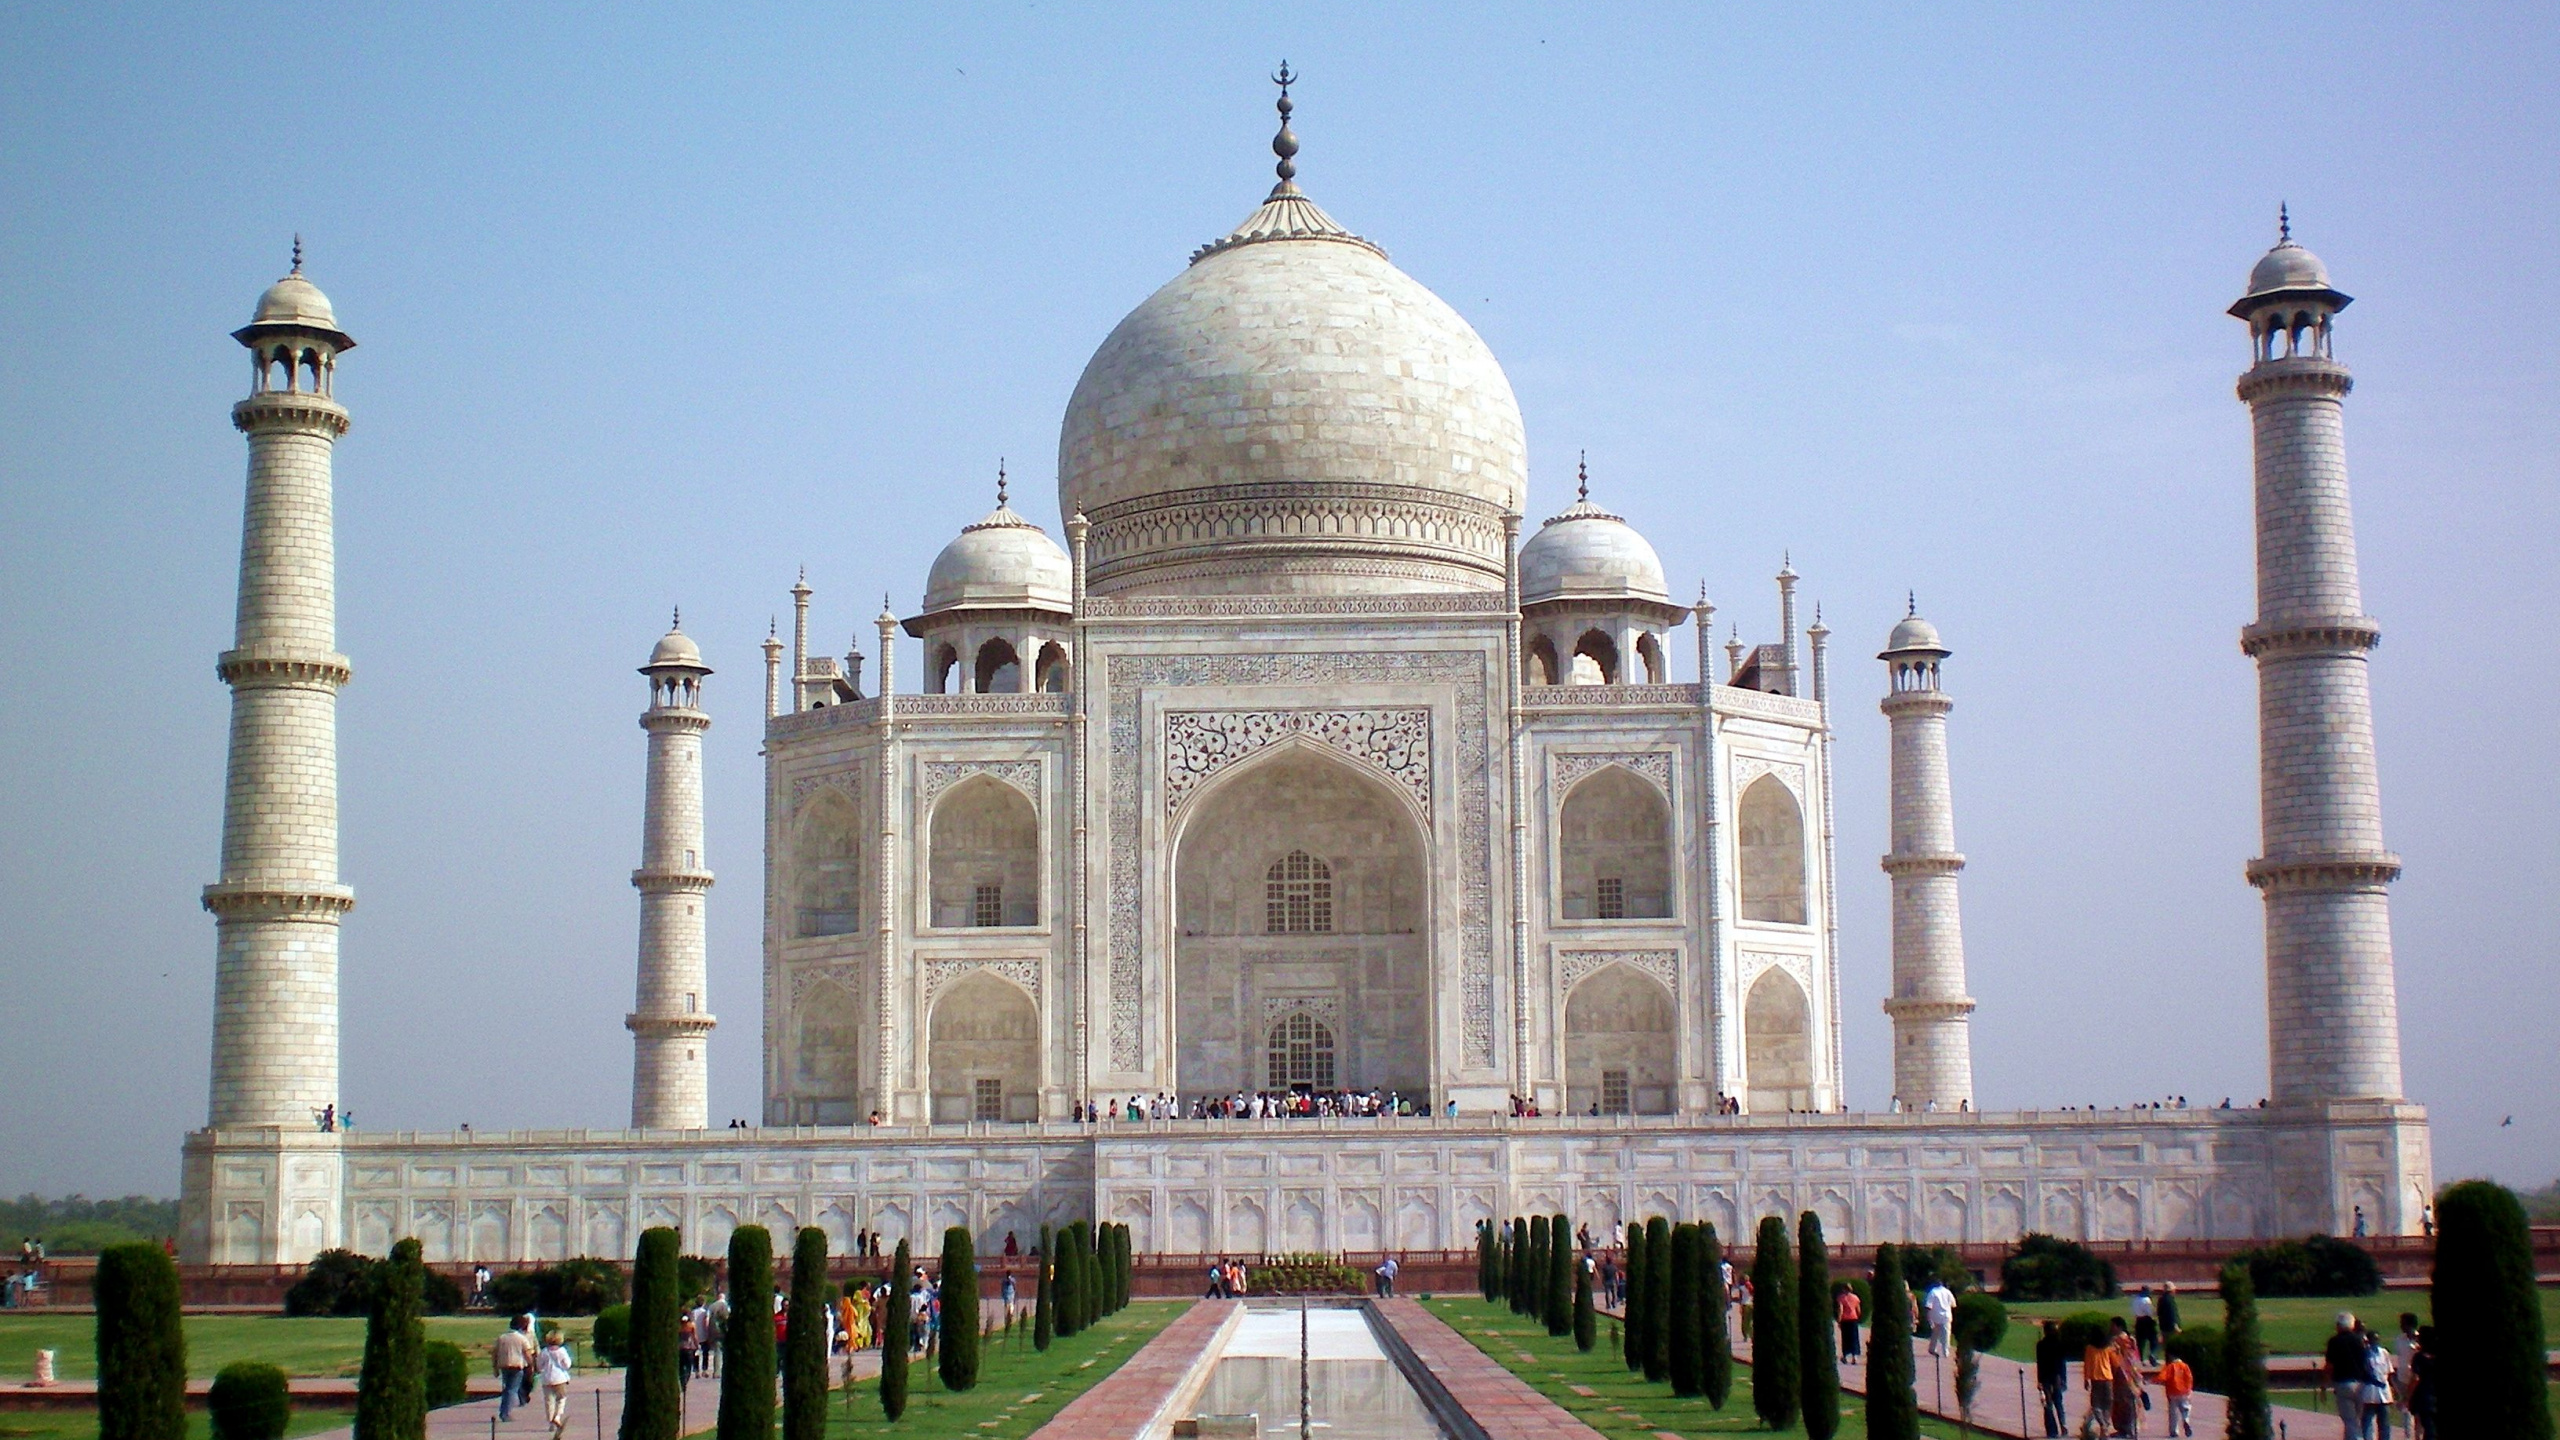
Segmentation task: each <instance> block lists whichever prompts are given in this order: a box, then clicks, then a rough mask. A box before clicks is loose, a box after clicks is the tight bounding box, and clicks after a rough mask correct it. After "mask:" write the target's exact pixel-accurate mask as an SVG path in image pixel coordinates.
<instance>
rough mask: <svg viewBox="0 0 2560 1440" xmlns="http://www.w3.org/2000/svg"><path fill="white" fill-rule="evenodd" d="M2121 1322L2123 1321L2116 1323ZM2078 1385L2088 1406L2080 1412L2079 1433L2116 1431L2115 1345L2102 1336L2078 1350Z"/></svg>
mask: <svg viewBox="0 0 2560 1440" xmlns="http://www.w3.org/2000/svg"><path fill="white" fill-rule="evenodd" d="M2116 1323H2117V1324H2118V1325H2122V1324H2123V1323H2124V1322H2123V1321H2121V1320H2119V1321H2117V1322H2116ZM2080 1388H2081V1389H2082V1390H2083V1391H2084V1392H2086V1393H2087V1395H2088V1402H2089V1408H2088V1409H2087V1410H2086V1411H2085V1412H2083V1413H2082V1416H2081V1420H2080V1433H2081V1434H2083V1435H2098V1436H2104V1435H2112V1434H2114V1433H2116V1429H2115V1412H2116V1347H2115V1346H2114V1345H2113V1344H2112V1343H2110V1342H2109V1341H2108V1339H2107V1337H2106V1336H2104V1335H2101V1336H2099V1337H2097V1339H2096V1341H2095V1342H2094V1343H2092V1344H2090V1345H2087V1346H2085V1347H2083V1348H2082V1349H2081V1351H2080Z"/></svg>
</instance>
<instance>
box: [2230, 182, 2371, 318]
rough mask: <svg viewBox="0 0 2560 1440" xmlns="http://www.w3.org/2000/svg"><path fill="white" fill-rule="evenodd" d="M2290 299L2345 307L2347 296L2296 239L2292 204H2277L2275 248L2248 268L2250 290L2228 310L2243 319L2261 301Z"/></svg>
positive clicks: (2315, 258) (2327, 270)
mask: <svg viewBox="0 0 2560 1440" xmlns="http://www.w3.org/2000/svg"><path fill="white" fill-rule="evenodd" d="M2290 299H2318V300H2324V301H2326V302H2327V303H2328V306H2329V308H2330V309H2332V310H2344V309H2346V308H2347V305H2348V303H2349V301H2348V297H2347V296H2345V295H2342V294H2340V293H2338V291H2337V290H2336V289H2334V288H2332V287H2331V286H2330V284H2329V267H2328V266H2326V265H2324V264H2322V263H2320V257H2319V256H2317V255H2314V254H2312V253H2311V252H2310V251H2308V250H2306V249H2304V248H2302V246H2300V245H2299V244H2296V243H2295V241H2294V238H2293V212H2292V208H2291V207H2290V206H2283V205H2279V206H2277V207H2276V244H2275V248H2274V249H2272V250H2269V251H2268V252H2267V253H2266V254H2264V255H2261V256H2259V257H2258V263H2257V264H2255V265H2253V266H2251V267H2250V268H2249V293H2248V294H2246V295H2243V296H2241V297H2240V298H2239V299H2238V300H2237V301H2235V302H2233V304H2232V306H2231V313H2232V314H2233V315H2236V316H2239V317H2240V318H2242V319H2244V320H2245V319H2247V318H2248V316H2249V313H2250V312H2251V311H2253V310H2256V309H2257V308H2258V307H2259V306H2261V305H2267V304H2272V303H2275V302H2277V301H2279V300H2290Z"/></svg>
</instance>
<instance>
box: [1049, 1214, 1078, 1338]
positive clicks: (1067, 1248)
mask: <svg viewBox="0 0 2560 1440" xmlns="http://www.w3.org/2000/svg"><path fill="white" fill-rule="evenodd" d="M1051 1270H1052V1273H1053V1274H1054V1276H1055V1283H1056V1284H1057V1287H1058V1304H1057V1312H1058V1313H1057V1328H1058V1334H1060V1335H1061V1336H1065V1335H1073V1334H1074V1333H1076V1227H1075V1224H1074V1222H1072V1221H1070V1222H1069V1223H1067V1224H1065V1225H1061V1226H1059V1227H1058V1260H1057V1264H1056V1265H1054V1266H1052V1267H1051Z"/></svg>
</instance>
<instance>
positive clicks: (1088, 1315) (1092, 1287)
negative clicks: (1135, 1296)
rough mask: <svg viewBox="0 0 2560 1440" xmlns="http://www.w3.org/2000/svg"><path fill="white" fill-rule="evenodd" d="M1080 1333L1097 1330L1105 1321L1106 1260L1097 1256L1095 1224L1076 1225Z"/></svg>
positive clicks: (1078, 1323)
mask: <svg viewBox="0 0 2560 1440" xmlns="http://www.w3.org/2000/svg"><path fill="white" fill-rule="evenodd" d="M1075 1255H1076V1329H1077V1331H1078V1332H1079V1333H1081V1332H1083V1331H1086V1330H1090V1329H1092V1328H1093V1322H1094V1321H1096V1320H1099V1319H1101V1318H1102V1260H1101V1257H1100V1256H1099V1255H1098V1254H1097V1253H1096V1243H1095V1237H1094V1227H1093V1223H1092V1222H1091V1221H1087V1220H1079V1221H1077V1222H1076V1250H1075Z"/></svg>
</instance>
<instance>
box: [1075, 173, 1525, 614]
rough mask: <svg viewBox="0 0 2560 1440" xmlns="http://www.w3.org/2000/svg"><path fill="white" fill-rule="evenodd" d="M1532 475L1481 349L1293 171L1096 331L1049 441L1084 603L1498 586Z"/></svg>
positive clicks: (1499, 376) (1503, 390) (1517, 428)
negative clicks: (1074, 533) (1106, 330)
mask: <svg viewBox="0 0 2560 1440" xmlns="http://www.w3.org/2000/svg"><path fill="white" fill-rule="evenodd" d="M1527 480H1528V456H1527V446H1526V442H1525V439H1524V436H1523V433H1522V429H1521V424H1520V406H1519V403H1518V401H1516V400H1515V399H1514V398H1513V397H1512V393H1511V382H1510V381H1509V380H1508V379H1507V378H1505V376H1504V375H1503V373H1502V367H1501V365H1499V364H1498V363H1496V362H1495V360H1494V358H1493V352H1492V351H1491V350H1489V349H1487V348H1486V347H1485V343H1484V341H1483V340H1482V339H1481V338H1479V337H1478V336H1477V334H1476V332H1475V330H1474V329H1473V328H1472V327H1470V326H1469V325H1468V324H1467V322H1466V321H1465V320H1463V319H1461V318H1460V317H1459V315H1458V313H1457V312H1456V311H1455V310H1452V309H1450V308H1449V306H1448V305H1447V304H1445V303H1444V302H1443V301H1442V300H1441V299H1440V298H1439V297H1438V296H1436V295H1434V294H1432V293H1431V292H1430V291H1429V290H1426V289H1424V288H1423V287H1422V286H1421V285H1420V284H1418V283H1416V282H1415V281H1414V280H1413V278H1412V277H1410V276H1408V275H1406V274H1405V273H1404V272H1403V271H1401V270H1398V269H1397V268H1396V267H1395V266H1393V265H1391V264H1389V263H1388V262H1387V257H1386V255H1385V253H1384V252H1383V251H1381V250H1379V249H1378V248H1377V247H1376V246H1374V245H1371V244H1370V243H1368V242H1367V241H1365V240H1362V239H1359V238H1358V237H1356V236H1354V235H1352V234H1350V233H1349V232H1348V231H1346V230H1344V229H1343V228H1342V227H1341V226H1340V225H1338V224H1336V223H1335V222H1334V221H1333V219H1332V218H1331V217H1330V216H1328V215H1326V214H1325V213H1324V211H1323V210H1322V209H1320V208H1319V207H1317V206H1316V204H1315V203H1314V202H1313V201H1311V200H1308V199H1307V198H1306V197H1305V196H1304V195H1302V194H1300V193H1299V192H1298V190H1297V187H1296V186H1295V185H1294V184H1291V183H1289V182H1287V181H1283V182H1282V183H1281V184H1280V185H1279V186H1278V187H1277V188H1275V189H1274V190H1273V192H1272V194H1271V197H1270V198H1269V199H1267V200H1266V201H1264V203H1263V204H1262V206H1261V207H1260V208H1258V209H1257V210H1255V211H1254V213H1253V214H1252V215H1251V216H1250V217H1248V218H1247V219H1246V220H1245V222H1244V223H1243V224H1242V225H1240V226H1238V227H1237V228H1236V229H1235V230H1234V231H1233V232H1232V233H1230V234H1229V235H1227V236H1226V237H1225V238H1223V239H1220V240H1218V241H1215V242H1213V243H1211V244H1209V245H1206V246H1203V247H1201V249H1200V251H1199V253H1197V254H1196V255H1194V256H1193V258H1192V263H1191V264H1190V266H1189V267H1188V268H1187V269H1185V270H1184V271H1183V272H1182V273H1181V274H1179V275H1176V276H1175V277H1174V278H1173V279H1172V280H1171V281H1169V282H1167V283H1166V284H1165V286H1164V287H1163V288H1162V289H1160V290H1158V291H1156V293H1155V294H1153V295H1151V296H1149V297H1147V299H1146V300H1145V301H1144V302H1143V303H1141V304H1140V305H1139V306H1138V308H1137V309H1135V310H1133V311H1131V312H1130V313H1129V316H1128V318H1126V319H1124V320H1122V321H1121V322H1120V324H1119V326H1118V327H1117V328H1115V329H1114V330H1113V331H1112V332H1111V334H1110V336H1109V338H1107V339H1105V340H1104V341H1103V342H1102V347H1101V348H1100V349H1099V350H1097V351H1095V352H1094V356H1093V359H1092V360H1091V361H1090V362H1089V363H1088V364H1087V365H1086V366H1085V369H1084V375H1083V377H1082V378H1081V379H1080V380H1078V381H1077V383H1076V389H1075V395H1074V398H1073V399H1071V400H1070V401H1069V402H1068V404H1067V411H1066V419H1065V423H1064V424H1063V425H1062V426H1061V427H1060V432H1059V438H1058V503H1059V513H1061V514H1067V515H1072V514H1076V513H1078V512H1079V511H1081V512H1082V513H1083V514H1084V515H1085V516H1086V517H1088V518H1089V519H1090V520H1091V521H1092V523H1093V531H1092V534H1091V538H1090V540H1089V541H1088V544H1089V546H1090V548H1089V551H1088V556H1089V561H1088V564H1089V570H1088V573H1087V576H1086V583H1087V585H1088V586H1089V587H1090V588H1091V589H1092V590H1093V591H1094V592H1095V593H1097V594H1110V593H1114V592H1119V593H1150V592H1153V593H1164V592H1178V593H1190V594H1278V593H1319V594H1346V593H1363V592H1389V593H1392V592H1410V591H1428V590H1443V591H1445V590H1494V589H1499V588H1500V587H1501V585H1502V560H1503V555H1502V551H1503V535H1502V517H1503V516H1504V515H1505V514H1506V513H1517V512H1518V511H1519V510H1520V509H1521V507H1522V504H1523V502H1524V500H1525V498H1526V495H1527Z"/></svg>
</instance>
